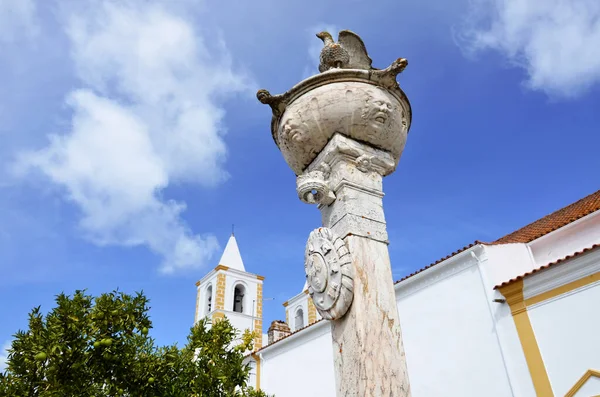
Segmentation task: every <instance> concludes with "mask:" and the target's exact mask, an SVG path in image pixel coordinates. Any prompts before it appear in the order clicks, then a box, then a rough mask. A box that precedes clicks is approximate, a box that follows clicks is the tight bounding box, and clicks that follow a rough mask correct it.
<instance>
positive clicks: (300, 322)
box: [294, 309, 304, 330]
mask: <svg viewBox="0 0 600 397" xmlns="http://www.w3.org/2000/svg"><path fill="white" fill-rule="evenodd" d="M294 325H295V326H294V328H295V329H296V330H298V329H300V328H302V327H304V311H303V310H302V309H298V310H297V311H296V320H295V322H294Z"/></svg>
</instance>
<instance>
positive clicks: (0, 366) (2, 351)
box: [0, 342, 10, 372]
mask: <svg viewBox="0 0 600 397" xmlns="http://www.w3.org/2000/svg"><path fill="white" fill-rule="evenodd" d="M8 349H10V342H6V343H4V345H2V348H0V372H4V370H6V361H7V360H8Z"/></svg>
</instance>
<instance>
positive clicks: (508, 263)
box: [476, 244, 536, 397]
mask: <svg viewBox="0 0 600 397" xmlns="http://www.w3.org/2000/svg"><path fill="white" fill-rule="evenodd" d="M476 256H477V257H478V259H479V261H480V262H479V269H480V273H481V276H482V277H481V278H482V285H483V293H484V294H485V296H486V298H485V299H486V303H487V305H488V307H489V309H490V312H491V316H492V318H493V319H494V333H495V335H496V336H497V338H498V342H499V349H500V352H501V353H502V356H503V359H504V365H505V366H506V372H507V373H508V377H509V379H510V384H511V387H512V389H513V392H514V395H515V396H523V397H530V396H531V397H534V396H535V395H536V394H535V389H534V387H533V382H532V380H531V376H530V374H529V368H528V366H527V361H526V359H525V354H524V353H523V348H522V346H521V341H520V339H519V334H518V332H517V328H516V326H515V322H514V320H513V317H512V313H511V311H510V307H509V306H508V305H507V304H505V303H504V304H503V303H497V302H494V299H502V298H503V296H502V294H500V292H498V291H497V290H494V287H495V286H496V285H499V284H501V283H503V282H505V281H506V280H509V279H511V278H513V277H515V276H517V275H520V274H524V273H527V272H530V271H532V270H533V269H534V268H535V266H536V265H535V263H534V262H533V259H532V257H531V253H530V251H529V248H528V247H527V245H526V244H502V245H491V246H490V245H486V246H482V247H481V250H479V251H478V252H477V253H476Z"/></svg>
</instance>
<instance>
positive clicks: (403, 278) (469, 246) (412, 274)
mask: <svg viewBox="0 0 600 397" xmlns="http://www.w3.org/2000/svg"><path fill="white" fill-rule="evenodd" d="M478 244H486V243H482V242H481V241H477V240H475V242H473V243H471V244H469V245H467V246H465V247H462V248H461V249H459V250H458V251H455V252H453V253H451V254H450V255H448V256H445V257H443V258H442V259H438V260H437V261H435V262H433V263H431V264H429V265H427V266H425V267H424V268H421V269H419V270H416V271H415V272H414V273H411V274H409V275H408V276H404V277H402V278H401V279H400V280H398V281H396V282H395V283H394V284H398V283H400V282H402V281H404V280H406V279H407V278H410V277H412V276H415V275H417V274H419V273H421V272H422V271H425V270H427V269H429V268H430V267H433V266H435V265H437V264H438V263H440V262H443V261H445V260H446V259H450V258H452V257H453V256H455V255H458V254H460V253H461V252H463V251H466V250H468V249H469V248H471V247H474V246H476V245H478Z"/></svg>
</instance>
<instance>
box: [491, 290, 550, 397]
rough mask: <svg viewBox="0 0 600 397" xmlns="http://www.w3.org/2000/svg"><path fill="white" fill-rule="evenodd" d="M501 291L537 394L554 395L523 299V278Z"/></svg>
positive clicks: (547, 396) (546, 396)
mask: <svg viewBox="0 0 600 397" xmlns="http://www.w3.org/2000/svg"><path fill="white" fill-rule="evenodd" d="M500 292H501V293H502V295H504V297H505V298H506V302H507V303H508V305H509V306H510V311H511V313H512V315H513V321H514V322H515V327H516V328H517V333H518V335H519V340H520V341H521V347H522V348H523V353H524V354H525V360H526V361H527V367H528V368H529V374H530V375H531V380H532V381H533V387H534V389H535V392H536V394H537V395H538V396H544V397H553V396H554V392H553V391H552V386H551V385H550V378H548V372H547V371H546V366H545V365H544V360H543V359H542V353H541V352H540V348H539V346H538V343H537V340H536V339H535V333H534V332H533V327H532V326H531V321H530V319H529V314H528V313H527V307H526V306H525V301H524V300H523V280H518V281H516V282H514V283H512V284H509V285H507V286H505V287H502V288H500Z"/></svg>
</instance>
